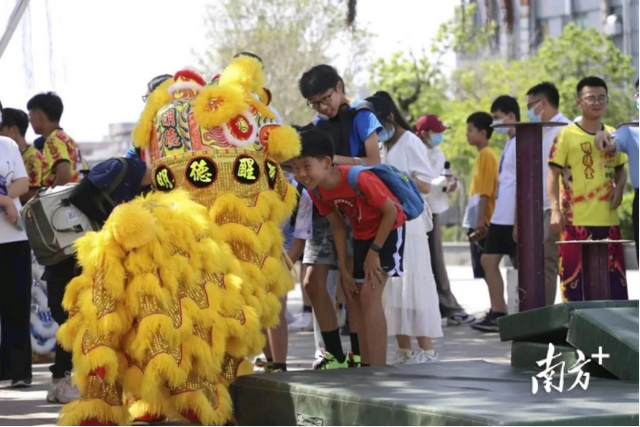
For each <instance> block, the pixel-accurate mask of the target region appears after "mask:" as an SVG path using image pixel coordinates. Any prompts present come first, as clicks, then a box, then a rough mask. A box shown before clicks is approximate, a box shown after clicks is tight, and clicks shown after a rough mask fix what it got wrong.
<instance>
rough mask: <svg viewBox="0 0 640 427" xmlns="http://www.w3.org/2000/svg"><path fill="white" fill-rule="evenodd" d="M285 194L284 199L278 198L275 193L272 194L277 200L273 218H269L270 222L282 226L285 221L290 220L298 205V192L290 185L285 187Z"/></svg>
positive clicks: (274, 204) (274, 205)
mask: <svg viewBox="0 0 640 427" xmlns="http://www.w3.org/2000/svg"><path fill="white" fill-rule="evenodd" d="M285 189H286V191H285V193H284V194H283V195H282V198H280V197H278V195H277V193H275V192H274V191H272V192H271V194H272V195H273V197H275V198H276V200H277V201H275V202H274V203H273V205H272V208H271V216H270V218H269V220H270V221H272V222H274V223H276V224H282V223H283V222H284V221H286V220H287V218H289V216H290V215H291V213H292V212H293V209H294V207H295V205H296V203H298V192H297V190H296V189H295V188H294V187H293V186H292V185H290V184H287V185H286V186H285Z"/></svg>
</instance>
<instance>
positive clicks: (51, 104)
mask: <svg viewBox="0 0 640 427" xmlns="http://www.w3.org/2000/svg"><path fill="white" fill-rule="evenodd" d="M27 110H29V111H31V110H41V111H42V112H43V113H44V114H45V115H46V116H47V119H49V120H50V121H52V122H56V123H57V122H59V121H60V117H62V112H63V110H64V106H63V105H62V99H60V97H59V96H58V95H56V94H55V93H53V92H46V93H39V94H37V95H36V96H34V97H33V98H31V99H30V100H29V102H28V103H27Z"/></svg>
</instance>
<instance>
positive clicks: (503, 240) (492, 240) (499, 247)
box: [482, 224, 518, 258]
mask: <svg viewBox="0 0 640 427" xmlns="http://www.w3.org/2000/svg"><path fill="white" fill-rule="evenodd" d="M482 253H483V254H487V255H509V256H510V257H511V258H516V257H517V254H518V244H517V243H516V242H515V241H514V240H513V225H497V224H491V225H489V234H488V235H487V237H486V242H485V244H484V251H483V252H482Z"/></svg>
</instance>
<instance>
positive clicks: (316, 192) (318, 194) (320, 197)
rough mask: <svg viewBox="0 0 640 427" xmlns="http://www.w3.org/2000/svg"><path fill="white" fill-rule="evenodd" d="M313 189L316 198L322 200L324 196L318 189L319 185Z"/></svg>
mask: <svg viewBox="0 0 640 427" xmlns="http://www.w3.org/2000/svg"><path fill="white" fill-rule="evenodd" d="M311 191H313V195H314V196H315V197H316V199H318V200H322V196H321V195H320V190H318V187H315V188H314V189H313V190H311Z"/></svg>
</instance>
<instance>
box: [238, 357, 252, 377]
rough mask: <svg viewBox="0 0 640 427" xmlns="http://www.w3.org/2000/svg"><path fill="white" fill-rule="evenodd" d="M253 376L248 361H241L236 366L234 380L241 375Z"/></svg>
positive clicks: (250, 364)
mask: <svg viewBox="0 0 640 427" xmlns="http://www.w3.org/2000/svg"><path fill="white" fill-rule="evenodd" d="M251 374H253V363H251V362H249V361H248V360H243V361H242V362H240V364H239V365H238V369H237V370H236V378H237V377H241V376H243V375H251Z"/></svg>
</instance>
